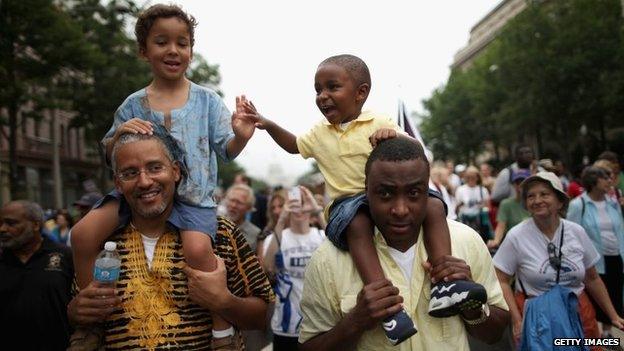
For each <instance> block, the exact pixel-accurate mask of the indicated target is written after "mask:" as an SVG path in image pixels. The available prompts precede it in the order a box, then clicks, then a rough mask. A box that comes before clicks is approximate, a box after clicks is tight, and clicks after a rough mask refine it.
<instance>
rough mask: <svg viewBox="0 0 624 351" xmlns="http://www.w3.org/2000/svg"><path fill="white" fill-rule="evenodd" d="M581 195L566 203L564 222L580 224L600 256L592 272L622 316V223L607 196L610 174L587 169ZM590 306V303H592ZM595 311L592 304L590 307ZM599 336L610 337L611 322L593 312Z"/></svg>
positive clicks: (614, 204)
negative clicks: (599, 323)
mask: <svg viewBox="0 0 624 351" xmlns="http://www.w3.org/2000/svg"><path fill="white" fill-rule="evenodd" d="M581 181H582V182H583V187H584V188H585V192H584V193H583V194H581V196H579V197H577V198H576V199H574V200H573V201H572V202H571V203H570V209H569V210H568V217H567V218H568V219H569V220H571V221H573V222H576V223H578V224H580V225H581V226H582V227H583V228H584V229H585V231H586V232H587V235H588V236H589V238H590V239H591V241H592V242H593V244H594V246H595V247H596V250H598V253H599V254H600V256H601V257H600V260H599V261H598V263H597V264H596V270H597V271H598V274H599V275H600V278H602V281H603V282H604V283H605V285H606V287H607V291H608V292H609V297H611V301H612V302H613V305H614V307H615V310H616V311H617V313H618V314H621V313H622V309H623V308H622V289H623V288H624V264H623V261H622V257H624V223H623V221H622V210H621V208H620V206H619V204H618V203H617V202H616V201H614V200H612V199H610V197H609V196H608V194H609V191H611V188H612V180H611V174H610V170H608V169H603V168H601V167H595V166H591V167H587V168H586V169H585V170H584V171H583V174H582V175H581ZM592 302H593V301H592ZM594 306H595V307H597V305H596V304H594ZM596 317H597V318H598V321H599V322H601V323H602V325H603V335H605V336H610V334H611V320H610V319H609V317H608V316H607V315H605V314H604V313H602V311H601V310H600V309H598V308H596Z"/></svg>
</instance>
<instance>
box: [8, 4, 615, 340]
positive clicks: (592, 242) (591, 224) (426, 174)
mask: <svg viewBox="0 0 624 351" xmlns="http://www.w3.org/2000/svg"><path fill="white" fill-rule="evenodd" d="M195 26H196V23H195V20H194V19H193V18H192V16H189V15H188V14H187V13H185V12H184V11H182V10H181V9H180V8H179V7H178V6H176V5H161V4H157V5H154V6H151V7H150V8H149V9H147V10H146V11H144V12H143V13H142V14H141V15H140V16H139V18H138V21H137V24H136V27H135V34H136V37H137V42H138V46H139V53H140V55H141V56H142V57H143V58H144V59H145V60H146V61H147V62H148V63H149V64H150V66H151V68H152V72H153V81H152V82H151V83H150V85H149V86H148V87H146V88H144V89H141V90H140V91H138V92H136V93H134V94H132V95H130V96H129V97H128V99H126V101H124V102H123V104H122V105H121V106H120V108H119V109H118V110H117V112H116V114H115V116H114V122H113V126H112V127H111V129H110V130H109V132H108V133H107V134H106V135H105V137H104V139H103V140H102V144H103V148H104V151H105V154H106V157H107V159H108V161H109V162H110V165H111V169H112V171H113V174H114V182H115V187H114V190H112V191H110V192H109V193H108V194H105V195H103V194H100V193H95V192H90V193H87V194H85V195H84V196H82V197H81V198H80V199H79V200H78V201H76V202H75V203H74V204H73V206H74V208H75V210H76V211H75V212H76V213H77V214H78V215H77V216H76V217H75V218H74V217H73V216H71V215H70V213H69V211H67V210H59V211H56V212H51V213H48V215H47V216H46V215H45V214H44V211H43V210H42V209H41V207H40V206H39V205H38V204H36V203H34V202H31V201H26V200H17V201H12V202H9V203H6V204H3V206H2V207H1V208H0V221H1V222H0V250H1V251H0V277H2V279H0V325H2V326H3V333H4V335H5V336H6V337H5V338H4V345H5V346H7V347H8V348H9V349H24V350H64V349H68V350H73V351H77V350H97V349H100V348H105V349H111V350H117V349H124V350H128V349H141V350H143V349H145V350H161V349H180V350H204V349H207V350H252V351H260V350H262V349H263V348H265V347H266V346H267V345H269V344H270V343H271V344H272V347H273V349H274V350H278V351H281V350H297V349H301V350H346V349H354V348H357V349H361V350H391V349H396V348H395V346H397V345H398V348H399V349H401V350H417V349H418V350H469V349H470V348H471V346H472V347H473V349H479V350H485V349H486V347H487V346H478V347H477V348H474V347H475V346H474V345H475V344H474V343H486V344H496V343H497V342H498V343H501V342H503V343H505V342H507V345H506V346H505V347H506V348H503V349H511V348H513V347H514V346H518V347H519V348H520V349H522V350H544V349H550V348H552V340H542V339H543V338H547V337H549V336H552V337H557V336H563V335H564V334H565V335H566V336H568V335H570V334H569V333H571V332H572V333H573V332H575V331H578V333H577V334H573V336H580V337H601V336H602V337H610V336H611V335H612V331H613V328H620V329H622V328H624V319H622V317H621V316H622V312H623V311H622V305H623V301H622V300H623V294H622V289H623V285H624V264H623V262H622V259H623V257H624V223H623V222H624V221H623V218H622V206H624V197H623V196H622V193H623V191H624V174H623V173H622V172H621V169H620V160H619V159H618V155H617V154H614V153H612V152H609V151H606V152H604V153H602V154H601V155H600V156H599V157H598V160H597V161H596V162H595V163H593V164H592V165H587V167H585V168H584V169H582V170H581V171H580V172H579V173H578V174H575V175H574V176H572V175H570V174H568V173H567V172H566V171H565V168H564V167H563V163H562V162H560V161H555V162H553V161H551V160H539V161H538V160H535V155H534V152H533V150H532V149H531V147H529V146H527V145H518V146H517V147H516V148H515V154H514V156H515V162H513V163H512V164H511V165H508V166H506V167H503V168H502V169H500V170H499V171H498V172H497V173H496V172H495V169H494V168H493V167H492V166H491V165H489V164H487V163H481V164H478V165H462V164H459V165H454V164H453V162H439V161H433V162H432V161H431V160H429V159H428V158H427V155H426V153H425V149H424V148H423V146H422V144H421V143H420V142H418V141H417V140H416V139H414V138H412V137H410V136H408V135H406V134H405V133H403V132H402V131H401V130H400V128H399V127H398V126H397V125H396V123H394V121H392V120H391V119H389V118H385V117H383V116H380V115H377V114H375V113H373V112H370V111H365V110H363V106H364V103H365V102H366V99H367V97H368V93H369V92H370V88H371V77H370V72H369V71H368V68H367V66H366V64H365V63H364V62H363V61H362V60H361V59H360V58H358V57H356V56H353V55H337V56H332V57H330V58H328V59H326V60H324V61H323V62H321V64H320V65H319V66H318V68H317V71H316V74H315V77H314V78H315V84H314V88H315V90H316V103H317V106H318V108H319V110H320V111H321V113H322V114H323V116H324V117H325V120H324V121H322V122H320V123H319V124H317V125H315V126H314V127H312V128H311V130H310V131H309V132H308V133H306V134H304V135H302V136H295V135H293V134H291V133H290V132H288V131H287V130H285V129H283V128H282V127H280V126H279V125H278V124H276V123H275V122H273V121H272V120H270V119H268V118H267V117H265V116H263V115H261V114H260V113H259V112H258V109H257V108H256V106H254V105H253V103H251V101H249V100H247V99H246V97H244V96H240V97H237V99H236V110H235V111H234V113H232V114H231V113H230V112H229V111H228V110H227V108H226V107H225V105H224V103H223V101H222V99H221V97H219V96H218V95H217V94H216V93H215V92H213V91H212V90H210V89H207V88H203V87H200V86H199V85H196V84H194V83H193V82H190V81H189V80H188V79H187V78H186V76H185V72H186V68H187V67H188V65H189V63H190V60H191V57H192V47H193V44H194V38H193V33H194V29H195ZM257 130H266V132H267V133H268V134H269V135H270V136H271V137H272V138H273V140H274V141H275V142H276V143H277V145H278V146H279V147H281V148H282V149H284V150H285V151H287V152H290V153H295V154H301V156H302V157H305V158H314V159H315V161H316V162H317V163H318V165H319V169H320V171H321V174H320V175H319V176H316V177H314V178H315V181H314V182H313V183H312V184H302V185H295V186H292V187H291V188H290V189H287V188H284V187H282V186H279V187H275V188H271V189H268V190H267V189H264V190H262V191H254V189H253V187H252V185H253V184H252V180H251V179H250V178H249V177H248V176H246V175H245V174H243V173H241V174H238V175H236V177H235V178H234V182H233V184H232V185H231V186H230V187H229V188H227V189H219V187H218V186H217V184H218V182H217V174H218V173H217V161H216V160H217V157H220V158H222V159H224V160H231V159H233V158H235V157H236V156H237V155H238V154H239V153H241V152H243V150H244V148H245V146H246V144H247V142H248V141H249V140H250V138H252V136H253V135H254V133H255V132H256V131H257ZM217 194H223V196H216V195H217ZM74 220H76V222H75V225H74ZM107 241H112V242H114V243H115V244H116V251H117V252H118V255H119V258H120V260H121V266H120V272H119V277H118V280H117V281H116V283H115V284H113V285H111V284H103V283H102V282H99V281H95V280H94V277H93V271H94V262H95V260H96V256H97V255H98V252H100V251H101V250H102V247H103V246H104V243H105V242H107ZM553 301H554V303H552V302H553ZM545 303H548V304H550V305H549V306H550V307H553V306H563V307H560V308H561V309H560V310H555V311H556V312H557V313H555V314H554V315H550V316H549V318H543V316H542V317H541V318H540V314H544V313H545V312H544V309H543V308H540V306H543V304H545ZM540 304H541V305H540ZM566 306H572V307H571V308H568V307H566ZM549 311H552V309H550V310H549ZM559 312H561V313H559ZM551 313H552V312H551ZM559 314H561V315H572V316H578V317H576V319H577V320H578V323H576V324H575V323H574V320H575V318H571V319H570V320H568V322H570V321H571V322H570V323H572V324H571V325H570V327H569V328H564V329H561V326H560V324H550V322H549V321H550V319H557V318H556V317H557V316H558V315H559ZM538 329H539V330H540V332H539V333H536V332H535V330H538ZM577 329H578V330H577ZM508 330H511V336H512V337H511V338H509V340H505V338H503V335H505V333H506V331H508ZM544 330H548V331H550V332H551V333H544V332H543V331H544ZM538 334H539V335H542V337H535V335H538ZM544 335H545V336H544ZM501 340H502V341H501ZM479 345H481V344H479ZM545 345H547V346H545Z"/></svg>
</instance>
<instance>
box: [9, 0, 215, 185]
mask: <svg viewBox="0 0 624 351" xmlns="http://www.w3.org/2000/svg"><path fill="white" fill-rule="evenodd" d="M59 4H60V5H59ZM140 10H141V8H140V7H139V6H138V5H137V4H136V2H135V1H133V0H110V1H100V0H72V1H64V2H58V1H54V0H4V1H0V108H5V109H6V110H7V111H8V121H4V120H2V121H0V122H3V123H6V122H8V124H9V126H10V131H9V134H8V135H7V137H8V138H9V140H10V141H11V145H12V146H11V150H12V151H11V152H10V153H11V155H12V157H11V162H10V164H11V166H12V167H14V168H15V170H12V171H11V174H12V175H14V176H15V177H16V176H17V166H16V165H17V162H16V156H15V146H14V145H15V137H16V134H17V132H16V130H17V126H18V123H19V121H18V118H17V116H18V114H19V113H22V119H24V118H29V117H30V118H41V112H42V111H44V110H46V109H52V108H60V109H64V110H69V111H75V112H76V115H75V117H74V118H73V120H72V122H71V127H76V128H77V127H80V128H84V130H85V135H86V140H85V142H86V144H87V145H90V146H91V148H92V149H96V150H99V151H100V153H101V149H100V148H99V147H98V143H99V141H100V140H101V139H102V137H103V136H104V134H105V133H106V131H108V129H109V128H110V126H111V125H112V122H113V115H114V113H115V110H116V109H117V107H118V106H119V105H120V104H121V103H122V102H123V101H124V99H125V98H126V97H127V96H128V95H130V94H131V93H133V92H135V91H137V90H139V89H140V88H142V87H145V86H146V85H147V84H149V82H150V80H151V74H150V68H149V65H148V64H147V63H146V62H144V61H143V60H142V59H140V58H139V55H138V53H137V47H136V42H135V40H134V38H133V37H132V36H130V35H129V33H128V30H129V28H131V26H132V25H133V21H134V19H135V17H136V15H137V14H138V13H139V11H140ZM188 76H189V78H190V79H191V80H193V81H194V82H196V83H198V84H203V85H206V86H209V87H211V88H213V89H215V90H216V91H217V92H218V93H220V91H219V90H218V85H219V82H220V80H221V78H220V76H219V70H218V66H216V65H210V64H209V63H208V62H207V61H206V60H205V59H204V58H203V57H201V55H199V54H195V55H194V61H193V63H192V65H191V68H190V70H189V72H188ZM100 156H101V160H102V171H103V173H102V176H101V178H102V179H101V181H102V183H104V182H105V179H106V178H107V174H106V171H105V167H104V165H105V160H104V155H102V154H100ZM15 177H13V176H12V182H11V183H12V184H15V183H16V181H15V180H16V179H15ZM102 185H103V184H102Z"/></svg>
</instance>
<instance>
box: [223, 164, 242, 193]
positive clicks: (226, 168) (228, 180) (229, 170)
mask: <svg viewBox="0 0 624 351" xmlns="http://www.w3.org/2000/svg"><path fill="white" fill-rule="evenodd" d="M217 164H218V166H217V167H218V169H219V170H218V178H219V186H221V188H223V190H227V188H229V187H230V185H232V183H233V182H234V177H235V176H236V174H237V173H241V172H243V173H244V171H245V170H244V169H243V168H242V167H241V166H240V165H239V164H238V163H236V161H230V162H223V161H222V160H221V159H218V160H217Z"/></svg>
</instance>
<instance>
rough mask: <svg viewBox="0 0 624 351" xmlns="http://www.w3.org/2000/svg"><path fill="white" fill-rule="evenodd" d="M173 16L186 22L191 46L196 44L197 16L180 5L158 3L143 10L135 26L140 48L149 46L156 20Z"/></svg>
mask: <svg viewBox="0 0 624 351" xmlns="http://www.w3.org/2000/svg"><path fill="white" fill-rule="evenodd" d="M171 17H176V18H178V19H180V20H181V21H182V22H184V23H185V24H186V26H187V27H188V32H189V37H190V39H191V48H192V47H193V45H195V27H197V21H196V20H195V17H193V16H191V15H189V14H188V13H186V12H184V10H182V8H181V7H180V6H178V5H174V4H171V5H165V4H156V5H153V6H150V7H149V8H148V9H147V10H145V11H143V12H141V13H140V14H139V17H138V18H137V22H136V25H135V26H134V35H135V36H136V39H137V44H138V45H139V50H145V49H146V48H147V37H148V35H149V32H150V30H151V29H152V26H153V25H154V23H155V22H156V20H157V19H159V18H171Z"/></svg>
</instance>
